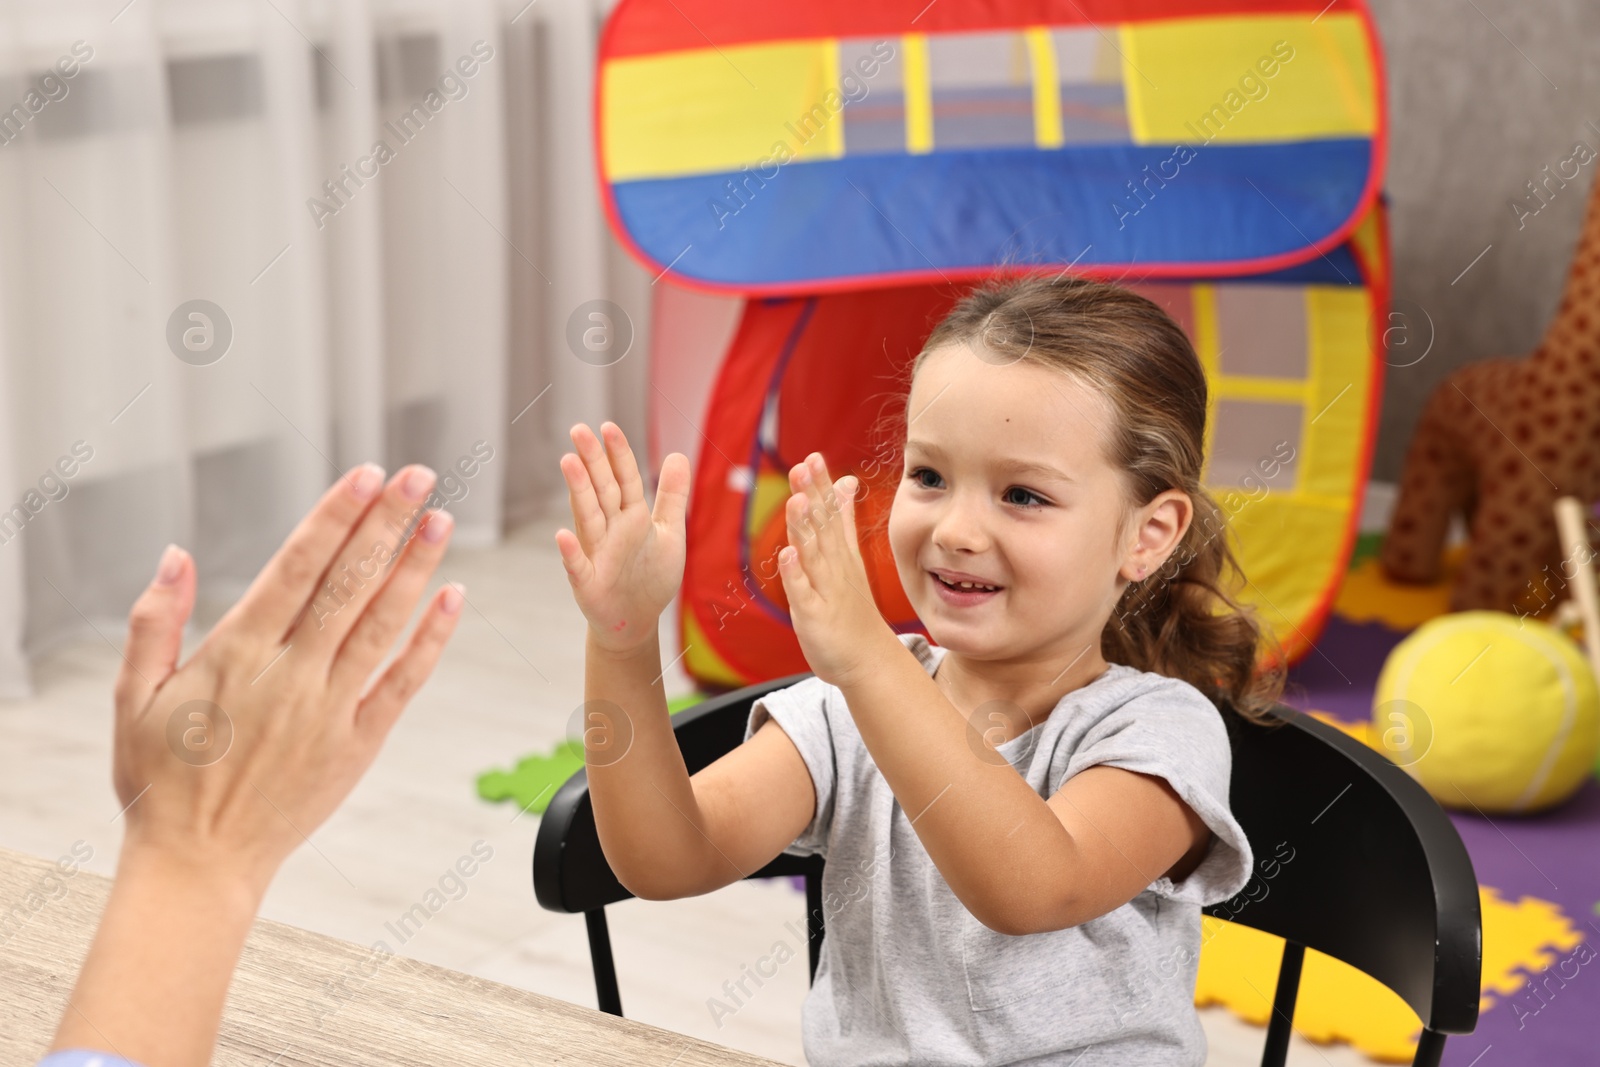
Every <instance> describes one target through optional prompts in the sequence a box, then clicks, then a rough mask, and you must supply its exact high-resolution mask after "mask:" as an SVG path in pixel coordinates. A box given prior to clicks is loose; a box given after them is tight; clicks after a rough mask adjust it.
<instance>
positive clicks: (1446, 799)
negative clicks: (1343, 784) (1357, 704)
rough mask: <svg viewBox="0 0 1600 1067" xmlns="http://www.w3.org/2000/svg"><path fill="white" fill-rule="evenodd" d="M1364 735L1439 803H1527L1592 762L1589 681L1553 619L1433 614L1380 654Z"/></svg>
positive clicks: (1597, 703)
mask: <svg viewBox="0 0 1600 1067" xmlns="http://www.w3.org/2000/svg"><path fill="white" fill-rule="evenodd" d="M1372 738H1373V742H1374V743H1375V744H1376V745H1377V747H1378V748H1379V749H1380V750H1381V751H1383V752H1384V753H1385V754H1386V755H1387V756H1388V757H1389V758H1390V759H1392V760H1393V761H1394V762H1395V763H1397V764H1399V765H1400V766H1402V767H1404V768H1405V769H1406V771H1407V772H1408V773H1409V774H1410V775H1411V776H1412V777H1413V778H1415V779H1417V780H1418V781H1419V782H1421V783H1422V785H1423V788H1425V789H1427V791H1428V792H1429V793H1431V794H1432V795H1433V798H1434V799H1435V800H1437V801H1438V802H1439V803H1440V804H1441V805H1443V806H1444V807H1449V808H1460V809H1463V810H1478V811H1482V812H1486V813H1487V812H1509V813H1519V812H1533V811H1539V810H1541V809H1544V808H1548V807H1551V806H1553V805H1556V804H1559V803H1561V802H1562V801H1564V800H1566V799H1567V798H1568V797H1570V796H1571V795H1572V794H1573V793H1574V792H1575V791H1577V789H1578V787H1579V786H1581V785H1582V784H1583V782H1584V780H1585V779H1586V778H1587V777H1588V776H1589V775H1590V774H1591V773H1593V771H1594V768H1595V757H1596V750H1597V749H1600V688H1597V686H1596V684H1595V677H1594V671H1593V669H1592V668H1590V666H1589V664H1588V661H1587V660H1585V659H1584V657H1583V654H1582V652H1580V651H1579V649H1578V647H1577V645H1576V644H1574V643H1573V641H1572V639H1571V638H1569V637H1567V635H1566V634H1564V633H1562V632H1561V631H1559V630H1557V629H1555V628H1554V627H1551V626H1547V625H1545V624H1544V623H1541V622H1536V621H1535V620H1533V619H1528V618H1519V617H1518V616H1515V615H1510V614H1506V613H1505V612H1499V611H1462V612H1455V613H1452V614H1449V615H1441V616H1439V617H1438V618H1436V619H1433V620H1431V621H1429V622H1427V623H1424V624H1423V625H1422V626H1420V627H1418V628H1417V629H1416V630H1415V631H1413V632H1412V633H1411V634H1409V635H1408V636H1407V637H1406V639H1405V640H1403V641H1401V642H1400V644H1398V645H1396V646H1395V649H1394V651H1393V652H1391V653H1389V658H1388V660H1387V661H1385V663H1384V665H1383V671H1382V672H1381V673H1380V674H1379V675H1378V688H1377V692H1376V693H1375V694H1374V695H1373V706H1372Z"/></svg>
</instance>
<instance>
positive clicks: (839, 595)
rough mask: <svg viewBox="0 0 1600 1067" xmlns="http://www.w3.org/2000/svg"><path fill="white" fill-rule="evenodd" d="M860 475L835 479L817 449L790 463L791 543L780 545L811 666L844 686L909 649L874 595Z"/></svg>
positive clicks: (793, 613)
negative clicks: (864, 554)
mask: <svg viewBox="0 0 1600 1067" xmlns="http://www.w3.org/2000/svg"><path fill="white" fill-rule="evenodd" d="M860 486H861V483H860V479H858V478H856V477H855V475H847V476H845V477H843V478H841V479H839V481H838V483H837V484H836V483H834V482H833V481H832V480H831V479H830V478H829V477H828V466H827V464H826V463H824V462H823V459H822V455H821V454H820V453H817V452H813V453H811V454H810V455H809V456H807V457H806V458H805V460H804V461H803V462H801V463H797V464H795V465H794V467H793V468H791V469H790V471H789V488H790V489H791V490H792V491H793V494H794V495H793V496H791V497H789V501H788V504H787V505H786V506H785V511H784V518H785V519H787V520H788V523H787V524H788V533H789V545H788V546H787V547H785V548H784V549H782V550H781V551H780V552H779V553H778V574H779V575H780V576H781V577H782V579H783V591H784V593H785V594H786V595H787V596H788V599H789V618H790V620H791V621H792V622H793V623H794V633H795V637H797V638H798V639H799V641H800V651H801V652H803V653H804V654H805V657H806V663H807V664H808V665H809V666H810V667H811V672H812V673H813V674H815V675H816V676H817V677H818V678H821V679H822V680H823V681H825V682H828V683H830V684H832V685H837V686H840V687H843V686H845V685H848V684H850V682H852V681H853V680H855V679H857V678H859V677H860V676H861V675H862V673H863V672H865V671H871V670H873V669H875V667H876V666H877V665H880V664H882V663H883V662H884V660H883V657H884V656H886V655H893V654H894V652H893V651H892V650H897V649H903V648H904V646H903V645H901V644H900V640H899V638H897V637H895V636H894V631H893V630H891V629H890V628H889V624H888V623H886V622H884V621H883V616H882V615H881V614H880V613H879V611H878V606H877V604H876V603H875V602H874V601H873V599H872V591H871V587H870V586H869V584H868V582H867V568H866V564H865V563H863V562H862V559H861V546H860V543H859V542H858V541H857V540H856V516H855V498H856V495H857V493H858V492H859V490H860Z"/></svg>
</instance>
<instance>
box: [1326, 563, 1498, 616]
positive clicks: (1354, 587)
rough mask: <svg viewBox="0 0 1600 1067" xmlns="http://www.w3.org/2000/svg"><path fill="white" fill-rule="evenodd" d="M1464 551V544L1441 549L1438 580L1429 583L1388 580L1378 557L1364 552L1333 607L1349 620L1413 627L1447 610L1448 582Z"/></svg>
mask: <svg viewBox="0 0 1600 1067" xmlns="http://www.w3.org/2000/svg"><path fill="white" fill-rule="evenodd" d="M1466 554H1467V546H1466V545H1452V546H1451V547H1450V548H1447V549H1445V553H1444V562H1443V566H1442V568H1441V572H1440V575H1439V580H1438V581H1437V582H1434V583H1433V584H1432V585H1405V584H1403V583H1400V582H1395V581H1391V580H1390V579H1389V578H1388V577H1387V576H1386V575H1385V574H1384V573H1383V567H1382V566H1380V565H1379V563H1378V557H1377V556H1368V557H1367V558H1366V559H1364V560H1362V561H1361V562H1360V563H1357V564H1356V565H1355V566H1354V567H1351V568H1350V572H1349V573H1348V574H1346V575H1345V576H1344V583H1343V584H1342V585H1340V586H1339V596H1338V599H1336V600H1335V601H1334V602H1333V610H1334V612H1335V613H1336V614H1338V615H1340V616H1342V617H1344V618H1346V619H1349V620H1350V621H1351V622H1381V623H1383V624H1384V625H1385V626H1387V627H1389V628H1390V629H1393V630H1415V629H1416V628H1417V627H1418V626H1421V625H1422V624H1423V623H1425V622H1427V621H1428V620H1429V619H1432V618H1435V617H1436V616H1439V615H1443V614H1445V613H1446V612H1448V611H1449V610H1450V583H1451V582H1452V581H1453V580H1454V579H1455V574H1456V571H1457V570H1459V569H1460V567H1461V560H1462V559H1463V558H1464V557H1465V556H1466Z"/></svg>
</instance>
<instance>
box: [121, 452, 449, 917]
mask: <svg viewBox="0 0 1600 1067" xmlns="http://www.w3.org/2000/svg"><path fill="white" fill-rule="evenodd" d="M433 484H434V475H433V472H432V471H430V470H428V469H427V468H426V467H421V466H412V467H408V468H406V469H405V470H403V471H401V472H400V473H399V474H398V475H397V476H396V477H395V478H394V479H393V480H391V481H390V482H389V483H388V485H387V486H385V485H384V484H383V472H382V470H381V469H379V468H378V467H376V466H374V465H372V464H367V465H364V466H361V467H358V468H356V469H355V470H353V471H351V472H350V473H349V474H348V475H346V476H345V477H343V478H340V479H339V480H338V481H337V482H335V483H334V485H333V487H332V488H330V489H329V490H328V491H327V492H326V493H325V494H323V497H322V499H321V500H320V501H319V502H318V503H317V504H316V506H315V507H313V508H312V510H311V512H310V513H309V514H308V515H307V516H306V517H305V518H304V519H303V520H302V521H301V522H300V524H299V526H297V527H296V528H295V530H294V531H293V532H292V533H291V534H290V535H289V539H288V540H287V541H285V542H284V544H283V546H282V547H281V548H279V550H278V552H277V554H276V555H274V556H273V557H272V559H271V560H270V561H269V562H268V563H267V565H266V567H265V568H264V569H263V570H262V571H261V573H260V574H259V575H257V576H256V580H255V582H254V584H252V585H251V586H250V588H249V590H248V591H247V592H246V593H245V595H244V597H243V598H242V599H241V600H240V601H239V602H238V603H237V604H235V605H234V606H233V608H232V609H231V610H229V612H228V613H227V614H226V615H225V616H224V617H223V618H222V620H221V621H220V622H218V623H217V625H216V626H215V628H213V629H212V631H211V632H210V634H208V635H207V637H206V639H205V641H204V642H203V643H202V644H201V646H200V647H199V649H197V650H196V652H195V654H194V655H193V656H192V657H191V658H190V659H189V662H187V663H185V664H184V665H183V666H182V667H181V668H180V667H178V665H177V659H178V654H179V650H180V646H181V643H182V637H183V625H184V622H185V621H186V620H187V619H188V617H189V613H190V611H191V610H192V608H193V606H194V596H195V573H194V568H193V566H192V564H191V561H190V559H189V557H188V555H187V554H186V553H184V552H182V550H180V549H176V548H173V549H169V550H168V552H167V554H166V556H165V557H164V558H163V560H162V563H161V567H160V571H159V572H158V574H157V577H156V580H155V581H154V582H152V583H151V585H150V586H149V588H147V589H146V590H145V592H144V595H142V596H141V597H140V598H139V599H138V600H137V601H136V602H135V603H134V605H133V610H132V612H131V613H130V615H129V630H128V640H127V649H126V652H125V653H124V656H123V665H122V670H121V672H120V673H119V674H118V676H117V682H116V742H115V760H114V769H113V779H114V781H115V784H116V789H117V796H118V798H119V800H120V801H121V802H122V803H123V804H124V805H129V807H128V809H127V811H126V813H125V815H124V816H123V817H124V818H125V819H126V821H127V832H126V839H125V842H124V846H123V847H124V849H133V850H136V851H149V850H154V851H157V852H160V853H162V854H164V855H169V856H173V857H183V858H195V857H204V859H203V862H205V863H206V864H207V865H208V866H211V865H217V864H222V865H225V866H226V867H228V868H230V869H232V870H234V871H236V872H238V873H239V874H241V875H242V876H244V877H245V878H246V879H248V880H250V881H251V882H252V883H253V884H259V885H260V887H261V888H262V890H263V891H264V890H265V887H266V884H267V882H269V881H270V880H271V878H272V875H273V874H274V873H275V872H276V871H277V869H278V867H279V865H280V864H281V863H282V862H283V860H284V859H285V858H286V857H287V856H288V855H289V853H290V852H292V851H293V850H294V849H295V847H296V846H298V845H299V844H300V843H301V841H303V840H304V839H305V837H306V836H309V835H310V834H311V832H312V831H313V830H314V829H316V828H317V827H318V826H320V825H322V823H323V821H324V820H325V819H327V817H328V816H329V815H330V814H332V813H333V811H334V809H335V808H337V807H338V806H339V804H340V803H341V802H342V801H343V800H344V798H345V796H346V795H347V794H348V793H349V792H350V790H351V789H352V788H353V787H354V786H355V784H356V782H357V780H358V779H360V777H361V776H362V774H364V773H365V772H366V769H367V767H368V766H370V765H371V763H372V761H373V759H374V757H376V756H377V753H378V748H379V746H380V745H381V744H382V743H383V740H384V738H385V737H386V736H388V733H389V729H390V727H392V726H393V725H394V723H395V720H396V719H397V718H398V717H399V715H400V712H401V710H402V709H404V708H405V706H406V702H407V701H408V700H410V699H411V697H412V695H413V694H415V693H416V691H417V689H418V688H420V687H421V685H422V683H423V682H424V681H425V680H426V679H427V677H428V675H429V674H430V673H431V672H432V671H433V666H434V664H435V663H436V662H437V661H438V659H439V654H440V652H441V651H442V650H443V648H444V643H445V641H446V640H447V639H448V638H449V636H450V633H451V632H452V631H453V630H454V629H455V624H456V621H457V619H458V617H459V616H458V613H459V611H460V607H461V598H460V593H459V590H450V589H443V590H441V591H440V593H439V595H438V596H436V597H435V598H434V600H433V603H432V604H431V605H430V607H429V610H428V611H427V612H426V613H425V614H424V615H423V617H422V620H421V621H420V622H419V624H418V625H417V627H416V631H415V633H413V635H412V637H411V640H410V642H409V644H408V645H407V646H406V648H405V650H404V651H403V652H402V653H401V654H400V655H399V656H398V657H397V658H396V659H395V660H394V662H393V663H392V664H390V665H389V667H388V668H387V669H386V670H385V671H384V673H383V674H382V675H381V676H380V677H379V678H378V679H377V680H376V682H375V684H374V685H373V686H372V688H371V690H370V691H369V692H365V693H363V687H364V686H365V684H366V682H367V679H368V677H369V676H370V675H371V674H372V672H373V670H374V669H375V668H376V667H377V666H378V664H379V662H380V661H381V660H382V659H383V658H384V656H385V655H386V654H387V653H388V652H389V649H390V647H391V646H392V645H393V644H394V641H395V639H396V638H397V637H399V635H400V632H401V630H402V629H403V628H404V627H405V624H406V622H407V621H408V620H409V619H410V617H411V613H412V610H413V609H414V608H415V606H416V603H417V600H418V599H419V598H420V596H421V595H422V591H423V589H424V588H425V587H426V585H427V583H428V579H429V577H430V576H431V575H432V574H433V571H434V569H435V568H436V567H437V566H438V565H439V560H440V558H441V557H442V556H443V554H444V549H445V545H446V543H447V542H448V540H449V536H450V531H451V528H452V526H453V520H452V518H451V516H450V515H449V514H448V513H447V512H439V511H436V512H431V513H428V514H427V515H426V516H425V517H423V518H421V519H420V526H419V525H418V523H419V518H418V517H419V516H422V514H423V512H422V509H423V502H424V501H425V500H426V499H427V497H428V494H429V492H430V491H431V490H432V489H433ZM380 490H381V492H380ZM413 534H414V536H411V535H413ZM402 538H408V539H407V540H405V541H404V542H402ZM325 583H328V584H325Z"/></svg>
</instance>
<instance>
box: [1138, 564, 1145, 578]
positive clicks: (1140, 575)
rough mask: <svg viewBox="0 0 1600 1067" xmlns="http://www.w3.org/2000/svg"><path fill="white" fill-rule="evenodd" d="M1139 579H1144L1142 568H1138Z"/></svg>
mask: <svg viewBox="0 0 1600 1067" xmlns="http://www.w3.org/2000/svg"><path fill="white" fill-rule="evenodd" d="M1139 577H1140V578H1143V577H1144V568H1143V567H1140V568H1139Z"/></svg>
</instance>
